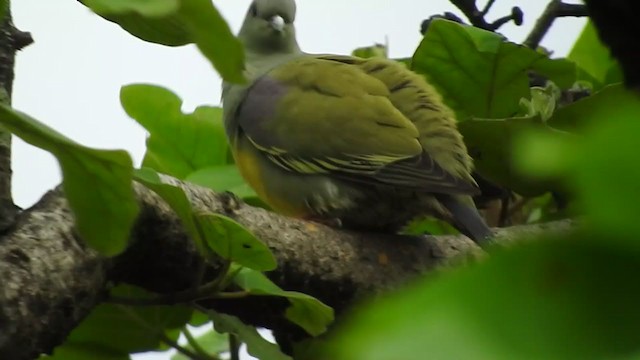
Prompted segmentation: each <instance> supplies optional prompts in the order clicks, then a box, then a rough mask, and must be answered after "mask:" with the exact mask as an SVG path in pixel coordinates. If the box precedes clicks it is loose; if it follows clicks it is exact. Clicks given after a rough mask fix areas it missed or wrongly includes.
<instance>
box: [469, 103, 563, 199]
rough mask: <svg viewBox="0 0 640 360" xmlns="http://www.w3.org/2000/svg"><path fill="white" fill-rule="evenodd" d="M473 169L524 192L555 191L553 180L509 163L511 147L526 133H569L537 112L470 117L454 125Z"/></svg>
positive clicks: (540, 192) (529, 194)
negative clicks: (469, 157) (492, 116)
mask: <svg viewBox="0 0 640 360" xmlns="http://www.w3.org/2000/svg"><path fill="white" fill-rule="evenodd" d="M458 128H459V130H460V133H461V134H462V135H463V136H464V140H465V143H466V144H467V148H468V150H469V154H470V155H471V156H472V157H473V158H474V163H475V167H476V171H477V172H478V173H479V174H481V175H482V176H483V177H485V178H487V179H488V180H490V181H492V182H494V183H496V184H499V185H501V186H503V187H506V188H508V189H512V190H513V191H515V192H517V193H519V194H521V195H525V196H538V195H541V194H543V193H545V192H547V191H549V190H557V188H558V184H557V183H556V182H555V181H549V180H546V179H540V178H532V177H530V176H527V175H526V174H524V173H523V172H522V171H518V169H517V168H515V167H514V166H513V151H512V148H513V146H514V144H515V143H516V142H517V140H519V139H520V137H521V136H522V135H523V134H525V133H528V132H536V133H543V134H545V135H546V136H549V137H553V138H561V139H564V138H567V137H571V135H570V134H568V133H565V132H563V131H560V130H556V129H553V128H551V127H549V126H547V125H546V124H544V123H543V122H542V120H541V119H540V116H539V115H535V116H532V117H521V118H510V119H472V120H467V121H464V122H461V123H459V124H458Z"/></svg>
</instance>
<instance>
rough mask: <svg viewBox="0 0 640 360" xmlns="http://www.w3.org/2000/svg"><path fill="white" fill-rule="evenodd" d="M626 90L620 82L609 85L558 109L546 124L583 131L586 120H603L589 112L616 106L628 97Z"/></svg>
mask: <svg viewBox="0 0 640 360" xmlns="http://www.w3.org/2000/svg"><path fill="white" fill-rule="evenodd" d="M627 93H628V92H627V90H626V89H625V88H624V86H623V85H622V84H617V85H609V86H605V87H604V88H602V89H601V90H600V91H598V92H596V93H594V94H593V95H591V96H587V97H585V98H582V99H580V100H578V101H576V102H574V103H571V104H569V105H567V106H564V107H562V108H560V109H558V110H557V111H556V112H555V113H554V114H553V116H552V117H551V118H550V119H549V121H548V124H549V125H550V126H553V127H555V128H558V129H562V130H567V131H583V130H584V127H585V126H587V125H588V121H594V122H605V121H606V117H607V116H606V115H604V116H605V117H604V118H595V117H593V116H592V115H591V114H592V113H594V112H601V109H604V108H607V107H616V106H619V105H620V104H621V103H624V102H626V101H627V100H628V99H627V98H626V97H625V95H626V94H627Z"/></svg>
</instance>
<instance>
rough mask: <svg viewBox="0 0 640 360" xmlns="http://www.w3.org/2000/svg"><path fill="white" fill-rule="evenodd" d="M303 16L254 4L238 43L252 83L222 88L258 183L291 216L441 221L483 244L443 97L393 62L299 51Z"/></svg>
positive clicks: (234, 140)
mask: <svg viewBox="0 0 640 360" xmlns="http://www.w3.org/2000/svg"><path fill="white" fill-rule="evenodd" d="M295 16H296V5H295V2H294V0H254V1H253V3H252V4H251V6H250V8H249V10H248V12H247V15H246V18H245V20H244V23H243V25H242V28H241V30H240V33H239V35H238V37H239V39H240V40H241V41H242V43H243V45H244V47H245V53H246V59H247V61H246V73H247V77H248V78H249V82H248V84H245V85H238V84H230V83H225V84H224V88H223V107H224V121H225V127H226V131H227V135H228V137H229V140H230V143H231V147H232V152H233V155H234V157H235V159H236V163H237V165H238V167H239V169H240V172H241V174H242V176H243V177H244V178H245V179H246V181H247V182H248V183H249V184H250V186H251V187H253V188H254V189H255V191H256V193H257V194H258V195H259V196H260V197H261V198H262V199H263V200H264V201H265V202H266V203H267V204H269V205H270V206H271V207H272V208H273V209H274V210H276V211H278V212H280V213H283V214H286V215H289V216H294V217H301V218H306V219H312V220H319V221H326V222H331V220H338V221H339V222H340V224H342V226H343V227H346V228H351V229H357V230H365V231H385V232H397V231H399V230H401V229H402V227H403V226H405V225H406V224H407V223H408V222H409V221H411V220H413V219H415V218H419V217H421V216H425V215H432V216H434V217H437V218H441V219H444V220H447V221H449V222H450V223H452V224H453V225H454V226H455V227H456V228H458V229H459V230H460V231H461V232H462V233H464V234H466V235H467V236H469V237H471V238H472V239H474V240H475V241H476V242H479V243H483V242H484V240H486V239H487V238H488V237H489V236H490V235H491V231H490V230H489V228H488V227H487V225H486V224H485V222H484V221H483V220H482V218H481V216H480V215H479V214H478V212H477V210H476V208H475V206H474V204H473V201H472V199H471V195H473V194H475V193H477V191H478V189H477V185H476V183H475V182H474V180H473V178H472V177H471V175H470V172H471V170H472V159H471V158H470V157H469V156H468V155H467V150H466V147H465V145H464V142H463V140H462V136H461V135H460V133H459V132H458V130H457V128H456V121H455V118H454V114H453V112H452V111H451V110H450V109H448V108H447V107H446V106H445V105H444V103H443V102H442V99H441V97H440V95H438V93H437V92H436V90H435V89H434V88H433V87H432V86H430V85H429V84H428V83H427V82H426V81H425V80H424V79H423V78H422V77H420V76H418V75H416V74H414V73H413V72H411V71H409V70H408V69H406V68H405V67H404V65H402V64H400V63H397V62H395V61H391V60H386V59H377V58H376V59H362V58H356V57H350V56H339V55H311V54H306V53H304V52H302V51H301V50H300V48H299V46H298V43H297V41H296V34H295V28H294V24H293V23H294V20H295Z"/></svg>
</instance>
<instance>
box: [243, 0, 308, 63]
mask: <svg viewBox="0 0 640 360" xmlns="http://www.w3.org/2000/svg"><path fill="white" fill-rule="evenodd" d="M295 18H296V3H295V0H253V2H252V3H251V6H250V7H249V10H248V11H247V16H246V17H245V19H244V23H243V24H242V28H241V29H240V33H239V34H238V37H239V38H240V40H241V41H242V42H243V43H244V45H245V47H246V48H247V50H250V51H253V52H256V53H261V54H272V53H291V52H296V51H299V48H298V44H297V41H296V31H295V28H294V26H293V22H294V20H295Z"/></svg>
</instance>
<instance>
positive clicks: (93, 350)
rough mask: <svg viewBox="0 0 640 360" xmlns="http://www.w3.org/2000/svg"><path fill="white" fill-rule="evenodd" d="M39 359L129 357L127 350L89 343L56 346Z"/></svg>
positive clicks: (121, 359)
mask: <svg viewBox="0 0 640 360" xmlns="http://www.w3.org/2000/svg"><path fill="white" fill-rule="evenodd" d="M38 359H40V360H87V359H92V360H129V359H131V357H130V356H129V353H127V352H119V351H114V350H112V349H102V348H101V347H100V346H98V345H91V344H68V343H65V344H63V345H62V346H58V347H57V348H55V349H54V351H53V354H52V355H42V356H40V357H39V358H38Z"/></svg>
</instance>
